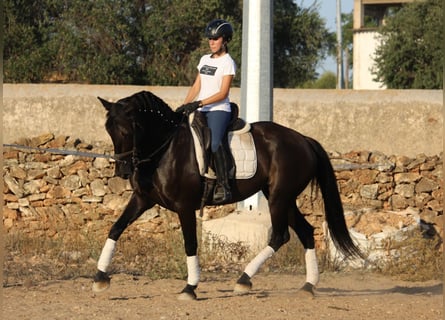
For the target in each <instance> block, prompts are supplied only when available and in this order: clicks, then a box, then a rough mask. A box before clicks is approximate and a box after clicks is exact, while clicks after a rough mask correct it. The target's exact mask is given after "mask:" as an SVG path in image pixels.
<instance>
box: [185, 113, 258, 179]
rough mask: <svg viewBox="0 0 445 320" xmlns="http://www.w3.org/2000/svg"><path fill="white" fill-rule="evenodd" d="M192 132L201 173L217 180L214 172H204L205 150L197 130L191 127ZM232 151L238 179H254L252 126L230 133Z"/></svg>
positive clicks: (254, 156) (254, 159) (254, 161)
mask: <svg viewBox="0 0 445 320" xmlns="http://www.w3.org/2000/svg"><path fill="white" fill-rule="evenodd" d="M193 117H194V113H192V114H190V116H189V123H190V124H191V123H192V121H193ZM190 130H191V132H192V136H193V142H194V144H195V155H196V161H197V162H198V167H199V173H200V174H201V176H205V177H208V178H213V179H214V178H215V174H214V172H212V170H210V172H204V171H205V168H204V158H203V150H202V147H201V144H200V143H199V140H198V137H197V135H196V133H195V130H193V128H192V127H191V126H190ZM227 139H228V142H229V147H230V151H231V152H232V156H233V158H234V160H235V166H236V170H235V171H236V176H235V178H236V179H250V178H252V177H253V176H254V175H255V173H256V170H257V156H256V150H255V143H254V141H253V137H252V134H251V133H250V124H247V126H246V127H244V128H243V129H241V130H238V131H230V132H229V133H228V136H227Z"/></svg>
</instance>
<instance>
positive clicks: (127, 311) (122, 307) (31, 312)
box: [2, 272, 443, 320]
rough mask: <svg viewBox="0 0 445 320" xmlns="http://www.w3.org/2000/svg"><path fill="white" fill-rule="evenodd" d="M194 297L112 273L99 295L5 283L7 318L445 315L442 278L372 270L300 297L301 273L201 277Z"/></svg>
mask: <svg viewBox="0 0 445 320" xmlns="http://www.w3.org/2000/svg"><path fill="white" fill-rule="evenodd" d="M201 279H202V281H201V283H200V286H199V288H198V290H197V294H198V300H197V301H178V300H177V293H178V292H179V291H180V290H181V289H182V288H183V286H184V285H185V282H184V281H182V280H171V279H167V280H156V281H152V280H150V279H148V278H145V277H133V276H131V275H124V274H116V275H113V278H112V281H111V288H110V289H109V290H107V291H105V292H103V293H100V294H96V293H93V292H92V290H91V285H92V280H91V279H87V278H78V279H75V280H65V281H51V282H42V283H27V282H25V283H24V284H23V285H19V286H11V287H6V288H3V317H2V319H8V320H9V319H22V320H25V319H64V320H66V319H107V320H110V319H111V320H119V319H129V320H132V319H166V320H173V319H211V320H215V319H243V320H245V319H256V320H260V319H261V320H263V319H316V320H321V319H329V320H335V319H342V320H348V319H351V320H352V319H354V320H357V319H367V320H373V319H378V320H383V319H391V320H397V319H403V320H408V319H428V320H436V319H437V320H441V319H443V296H442V289H443V285H442V283H441V282H440V281H428V282H420V283H419V282H404V281H398V280H394V279H391V278H386V277H382V276H378V275H375V274H370V273H358V272H354V273H338V274H335V273H324V274H322V275H321V279H320V283H319V285H318V287H317V290H316V295H315V298H309V297H307V296H305V295H302V294H299V291H298V288H299V287H300V286H301V285H302V284H303V282H304V276H302V275H277V274H267V273H261V274H259V275H257V276H256V277H254V278H253V279H252V280H253V290H252V291H251V293H249V294H247V295H243V296H238V295H235V294H234V293H233V292H232V289H233V286H234V283H235V281H236V277H234V276H232V275H231V276H230V277H229V276H228V275H222V276H219V275H216V274H204V275H202V278H201Z"/></svg>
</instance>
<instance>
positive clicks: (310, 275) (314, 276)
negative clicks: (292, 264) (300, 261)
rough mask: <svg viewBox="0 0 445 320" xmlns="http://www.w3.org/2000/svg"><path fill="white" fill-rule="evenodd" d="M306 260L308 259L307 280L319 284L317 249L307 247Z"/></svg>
mask: <svg viewBox="0 0 445 320" xmlns="http://www.w3.org/2000/svg"><path fill="white" fill-rule="evenodd" d="M304 260H305V261H306V282H309V283H311V284H313V285H314V286H316V285H317V283H318V279H319V275H318V263H317V255H316V254H315V249H306V250H305V252H304Z"/></svg>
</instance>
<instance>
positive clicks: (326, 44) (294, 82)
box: [273, 0, 335, 88]
mask: <svg viewBox="0 0 445 320" xmlns="http://www.w3.org/2000/svg"><path fill="white" fill-rule="evenodd" d="M334 39H335V38H333V36H332V33H330V32H329V31H328V30H327V29H326V27H325V22H324V21H323V19H322V18H321V17H320V15H319V14H318V12H317V3H316V2H315V3H314V4H313V5H312V6H309V7H308V8H303V7H300V6H298V5H297V4H296V3H295V2H294V1H292V0H277V1H274V49H273V51H274V57H273V61H274V87H291V88H292V87H298V86H302V85H303V84H304V83H305V82H307V81H310V80H315V79H316V78H317V76H318V74H317V72H316V67H317V64H318V63H319V61H321V60H322V59H324V58H325V57H326V54H327V53H328V51H329V48H330V47H331V46H332V45H333V42H334Z"/></svg>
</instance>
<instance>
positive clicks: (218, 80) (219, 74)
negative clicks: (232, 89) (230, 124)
mask: <svg viewBox="0 0 445 320" xmlns="http://www.w3.org/2000/svg"><path fill="white" fill-rule="evenodd" d="M198 71H199V74H200V77H201V90H200V91H199V94H198V100H203V99H206V98H208V97H210V96H212V95H214V94H215V93H217V92H219V91H220V88H221V84H222V79H223V77H224V76H226V75H235V71H236V65H235V61H233V59H232V57H231V56H230V55H229V54H228V53H226V54H225V55H223V56H221V57H218V58H211V55H210V54H206V55H204V56H202V57H201V60H200V61H199V64H198ZM198 110H200V111H210V110H211V111H215V110H221V111H227V112H230V99H229V96H227V98H226V99H224V100H223V101H219V102H218V103H212V104H207V105H205V106H203V107H202V108H199V109H198Z"/></svg>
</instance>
